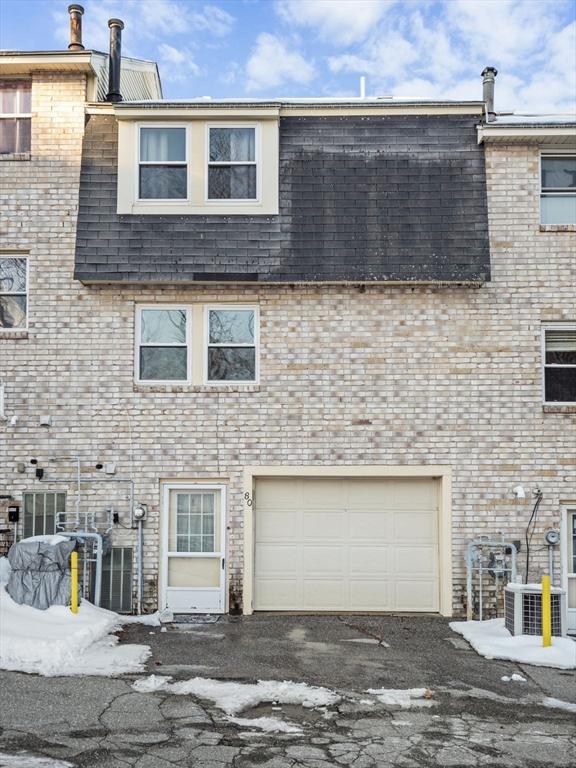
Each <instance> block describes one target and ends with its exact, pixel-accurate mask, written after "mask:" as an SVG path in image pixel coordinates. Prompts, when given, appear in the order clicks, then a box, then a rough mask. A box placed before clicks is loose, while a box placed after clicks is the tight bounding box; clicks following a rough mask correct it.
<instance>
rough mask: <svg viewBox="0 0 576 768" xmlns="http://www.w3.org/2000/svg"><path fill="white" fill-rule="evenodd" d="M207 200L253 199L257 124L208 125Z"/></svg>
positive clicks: (256, 195)
mask: <svg viewBox="0 0 576 768" xmlns="http://www.w3.org/2000/svg"><path fill="white" fill-rule="evenodd" d="M208 135H209V138H208V145H209V152H208V200H256V199H257V197H258V193H257V163H256V128H255V126H252V127H235V128H232V127H228V126H227V127H216V126H213V127H209V128H208Z"/></svg>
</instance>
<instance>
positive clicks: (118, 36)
mask: <svg viewBox="0 0 576 768" xmlns="http://www.w3.org/2000/svg"><path fill="white" fill-rule="evenodd" d="M108 26H109V27H110V58H109V60H108V93H107V95H106V101H112V102H116V101H122V94H121V93H120V63H121V61H122V30H123V29H124V22H123V21H120V19H110V20H109V21H108Z"/></svg>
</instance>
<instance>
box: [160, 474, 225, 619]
mask: <svg viewBox="0 0 576 768" xmlns="http://www.w3.org/2000/svg"><path fill="white" fill-rule="evenodd" d="M225 510H226V489H225V487H224V486H214V485H210V486H209V485H194V486H180V485H177V486H176V485H171V486H168V487H166V489H165V492H164V535H163V553H164V554H163V559H164V562H163V605H164V607H166V608H169V609H170V610H172V611H174V612H175V613H223V612H224V610H225V600H224V585H225V581H226V579H225V572H226V571H225V540H226V537H225V518H226V512H225Z"/></svg>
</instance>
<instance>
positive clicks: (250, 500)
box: [244, 491, 252, 507]
mask: <svg viewBox="0 0 576 768" xmlns="http://www.w3.org/2000/svg"><path fill="white" fill-rule="evenodd" d="M244 498H245V499H246V504H248V506H249V507H251V506H252V498H251V497H250V494H249V493H248V491H246V493H245V494H244Z"/></svg>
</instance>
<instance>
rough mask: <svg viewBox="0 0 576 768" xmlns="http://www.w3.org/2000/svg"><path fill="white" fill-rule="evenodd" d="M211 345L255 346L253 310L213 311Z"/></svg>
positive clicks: (211, 311)
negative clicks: (243, 344)
mask: <svg viewBox="0 0 576 768" xmlns="http://www.w3.org/2000/svg"><path fill="white" fill-rule="evenodd" d="M210 343H211V344H222V343H228V344H242V343H247V344H253V343H254V312H253V310H251V309H211V310H210Z"/></svg>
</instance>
